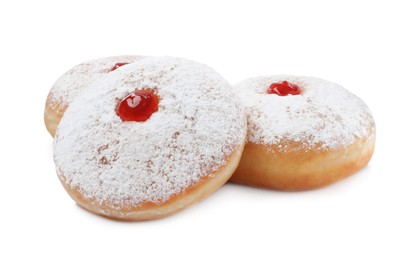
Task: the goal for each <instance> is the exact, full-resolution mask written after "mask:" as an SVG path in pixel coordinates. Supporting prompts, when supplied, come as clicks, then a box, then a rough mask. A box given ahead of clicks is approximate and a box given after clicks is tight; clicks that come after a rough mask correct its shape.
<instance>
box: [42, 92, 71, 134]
mask: <svg viewBox="0 0 416 260" xmlns="http://www.w3.org/2000/svg"><path fill="white" fill-rule="evenodd" d="M50 96H51V94H49V96H48V98H47V99H46V104H45V112H44V120H45V125H46V129H47V130H48V132H49V133H50V134H51V136H52V137H55V133H56V128H57V127H58V124H59V122H60V121H61V118H62V116H63V114H64V112H65V110H66V107H64V108H62V107H63V105H62V104H57V103H54V102H52V99H51V97H50Z"/></svg>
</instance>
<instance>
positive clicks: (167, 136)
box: [54, 57, 247, 220]
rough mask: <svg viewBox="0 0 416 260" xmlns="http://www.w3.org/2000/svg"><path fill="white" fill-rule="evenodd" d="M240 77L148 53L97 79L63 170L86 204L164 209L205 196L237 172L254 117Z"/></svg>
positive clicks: (74, 114) (135, 211)
mask: <svg viewBox="0 0 416 260" xmlns="http://www.w3.org/2000/svg"><path fill="white" fill-rule="evenodd" d="M230 89H231V86H229V84H228V83H227V82H226V81H225V80H224V79H223V78H222V77H221V76H220V75H219V74H218V73H216V72H215V71H213V70H212V69H210V68H208V67H206V66H205V65H202V64H199V63H196V62H192V61H188V60H184V59H179V58H169V57H163V58H146V59H143V60H142V61H138V62H135V63H133V64H130V65H129V66H125V67H122V68H120V69H118V70H117V71H115V72H113V73H110V74H108V75H107V76H105V77H103V78H101V79H99V80H97V81H96V82H95V83H93V85H92V86H91V87H90V88H88V89H87V90H86V91H85V92H84V93H83V94H82V95H80V96H79V97H78V98H77V99H75V100H74V102H73V103H72V104H71V106H69V107H68V109H67V111H66V112H65V114H64V116H63V118H62V120H61V123H60V124H59V126H58V129H57V132H56V137H55V141H54V159H55V164H56V169H57V174H58V177H59V179H60V180H61V182H62V184H63V186H64V187H65V189H66V190H67V192H68V193H69V195H70V196H71V197H72V198H73V199H74V200H75V201H76V202H77V203H78V204H79V205H81V206H82V207H84V208H85V209H87V210H89V211H91V212H94V213H96V214H100V215H104V216H107V217H110V218H115V219H124V220H143V219H154V218H159V217H163V216H166V215H169V214H171V213H174V212H176V211H178V210H180V209H182V208H184V207H186V206H188V205H190V204H192V203H195V202H198V201H200V200H201V199H203V198H205V197H206V196H208V195H209V194H211V193H212V192H214V191H215V190H217V189H218V188H219V187H220V186H222V185H223V184H224V183H225V182H226V181H227V180H228V179H229V178H230V177H231V175H232V173H233V172H234V170H235V169H236V167H237V165H238V162H239V160H240V157H241V154H242V150H243V148H244V144H245V137H246V131H247V123H246V118H245V115H244V113H242V111H244V109H243V107H242V106H241V104H240V102H239V100H238V98H237V97H236V96H235V95H233V94H232V92H231V91H230Z"/></svg>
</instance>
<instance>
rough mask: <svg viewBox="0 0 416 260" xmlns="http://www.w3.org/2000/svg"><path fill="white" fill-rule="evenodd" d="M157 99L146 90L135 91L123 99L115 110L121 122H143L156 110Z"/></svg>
mask: <svg viewBox="0 0 416 260" xmlns="http://www.w3.org/2000/svg"><path fill="white" fill-rule="evenodd" d="M158 108H159V97H158V96H157V95H156V94H155V93H154V92H153V91H152V90H148V89H143V90H136V91H134V92H132V93H130V94H128V95H127V96H126V97H125V98H123V99H122V100H121V101H120V103H119V104H118V106H117V108H116V112H117V115H118V116H119V117H120V118H121V120H122V121H135V122H144V121H146V120H147V119H149V117H150V116H151V115H152V114H153V113H154V112H156V111H157V110H158Z"/></svg>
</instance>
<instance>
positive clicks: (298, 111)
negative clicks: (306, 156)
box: [234, 75, 374, 151]
mask: <svg viewBox="0 0 416 260" xmlns="http://www.w3.org/2000/svg"><path fill="white" fill-rule="evenodd" d="M284 80H286V81H289V82H291V83H294V84H297V85H298V86H299V87H300V89H301V91H302V92H301V94H300V95H289V96H279V95H276V94H267V89H268V88H269V86H270V85H271V84H272V83H279V82H282V81H284ZM234 90H235V91H236V92H237V93H238V95H239V96H240V98H241V100H242V102H243V104H244V106H245V107H246V112H247V117H248V118H247V120H248V137H247V142H252V143H258V144H266V145H275V147H278V148H280V149H281V150H283V151H284V150H285V148H287V147H286V146H285V144H286V143H287V141H291V142H295V143H297V144H299V145H298V146H297V148H300V149H305V150H308V149H318V150H328V149H336V148H342V147H346V146H348V145H350V144H352V143H354V142H355V141H356V140H357V139H360V138H365V137H367V136H369V134H371V133H372V132H373V131H374V120H373V118H372V115H371V113H370V110H369V109H368V107H367V106H366V105H365V104H364V102H363V101H362V100H360V99H359V98H358V97H356V96H355V95H353V94H352V93H350V92H349V91H347V90H346V89H344V88H343V87H341V86H340V85H338V84H336V83H333V82H329V81H325V80H322V79H318V78H313V77H301V76H290V75H275V76H265V77H257V78H251V79H247V80H244V81H242V82H240V83H238V84H236V85H234Z"/></svg>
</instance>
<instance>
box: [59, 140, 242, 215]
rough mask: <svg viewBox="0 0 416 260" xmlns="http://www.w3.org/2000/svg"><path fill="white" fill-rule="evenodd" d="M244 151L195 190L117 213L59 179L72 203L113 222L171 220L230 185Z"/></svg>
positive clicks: (125, 207) (190, 188) (60, 176)
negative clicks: (169, 218) (170, 217)
mask: <svg viewBox="0 0 416 260" xmlns="http://www.w3.org/2000/svg"><path fill="white" fill-rule="evenodd" d="M243 149H244V145H243V144H242V145H240V146H239V147H238V148H237V149H235V150H234V152H233V153H232V154H231V155H230V156H229V157H228V158H227V160H226V162H227V163H226V164H225V165H223V166H222V167H221V168H219V169H218V170H216V171H214V172H212V173H211V174H208V175H207V177H205V178H203V179H201V180H200V181H199V182H198V183H196V184H195V185H194V186H192V187H189V188H188V189H187V190H185V191H183V192H182V193H180V194H176V195H175V196H172V197H171V198H170V199H169V200H168V201H165V202H163V203H160V204H157V203H154V202H146V203H141V204H140V205H136V206H134V207H131V206H123V205H119V207H120V208H118V209H114V206H109V205H108V204H107V205H106V204H105V203H101V204H99V203H97V202H96V201H95V200H94V199H87V198H85V197H84V196H83V195H82V194H81V193H80V192H79V190H78V189H76V188H71V187H70V186H69V185H68V184H67V183H66V182H65V180H64V179H63V178H62V174H58V177H59V179H60V180H61V183H62V185H63V186H64V188H65V189H66V191H67V192H68V194H69V195H70V196H71V197H72V199H74V200H75V201H76V202H77V203H78V205H80V206H81V207H83V208H85V209H87V210H88V211H91V212H93V213H95V214H98V215H102V216H105V217H108V218H112V219H118V220H127V221H136V220H148V219H157V218H161V217H165V216H168V215H170V214H173V213H175V212H176V211H178V210H181V209H183V208H185V207H188V206H190V205H192V204H194V203H197V202H198V201H201V200H203V199H204V198H206V197H207V196H208V195H210V194H211V193H213V192H214V191H216V190H217V189H219V188H220V187H221V186H222V185H223V184H224V183H226V182H227V181H228V179H229V178H230V177H231V175H232V174H233V172H234V170H235V169H236V168H237V165H238V163H239V160H240V158H241V155H242V152H243Z"/></svg>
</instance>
